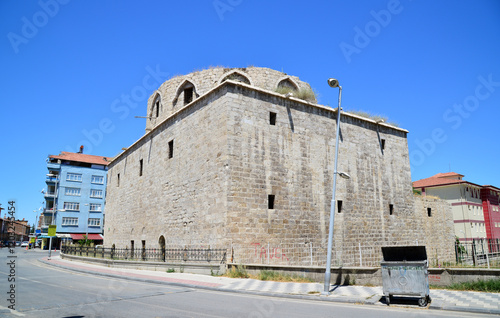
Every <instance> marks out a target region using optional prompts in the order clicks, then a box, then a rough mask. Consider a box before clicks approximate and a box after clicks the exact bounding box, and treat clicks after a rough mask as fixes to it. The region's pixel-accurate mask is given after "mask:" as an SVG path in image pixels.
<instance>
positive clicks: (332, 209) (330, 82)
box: [322, 78, 350, 295]
mask: <svg viewBox="0 0 500 318" xmlns="http://www.w3.org/2000/svg"><path fill="white" fill-rule="evenodd" d="M328 85H330V87H338V88H339V105H338V108H337V135H336V137H335V161H334V168H333V169H334V170H333V189H332V201H331V203H330V227H329V231H328V249H327V254H326V255H327V256H326V269H325V286H324V287H325V288H324V290H323V293H322V294H324V295H328V294H330V278H331V265H332V245H333V225H334V220H335V188H336V185H337V174H338V175H339V176H341V177H342V178H345V179H349V178H350V176H349V175H348V174H347V173H344V172H337V159H338V156H339V135H340V112H341V110H342V108H341V107H340V100H341V98H342V86H340V85H339V81H338V80H336V79H334V78H330V79H328Z"/></svg>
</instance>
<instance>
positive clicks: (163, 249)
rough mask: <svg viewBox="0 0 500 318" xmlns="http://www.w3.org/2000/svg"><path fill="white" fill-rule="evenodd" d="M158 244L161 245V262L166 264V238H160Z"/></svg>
mask: <svg viewBox="0 0 500 318" xmlns="http://www.w3.org/2000/svg"><path fill="white" fill-rule="evenodd" d="M158 243H159V244H160V250H161V260H162V261H164V262H165V237H164V236H163V235H162V236H160V239H159V240H158Z"/></svg>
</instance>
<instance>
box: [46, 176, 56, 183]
mask: <svg viewBox="0 0 500 318" xmlns="http://www.w3.org/2000/svg"><path fill="white" fill-rule="evenodd" d="M58 177H59V176H52V177H51V176H47V178H45V183H56V182H57V180H58V179H57V178H58Z"/></svg>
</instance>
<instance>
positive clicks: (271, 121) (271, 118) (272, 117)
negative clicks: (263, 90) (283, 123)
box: [269, 112, 276, 126]
mask: <svg viewBox="0 0 500 318" xmlns="http://www.w3.org/2000/svg"><path fill="white" fill-rule="evenodd" d="M269 125H271V126H275V125H276V113H273V112H270V113H269Z"/></svg>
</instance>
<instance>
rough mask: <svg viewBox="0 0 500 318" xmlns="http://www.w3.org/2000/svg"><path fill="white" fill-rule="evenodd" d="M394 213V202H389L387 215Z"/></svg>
mask: <svg viewBox="0 0 500 318" xmlns="http://www.w3.org/2000/svg"><path fill="white" fill-rule="evenodd" d="M393 214H394V204H389V215H393Z"/></svg>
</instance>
